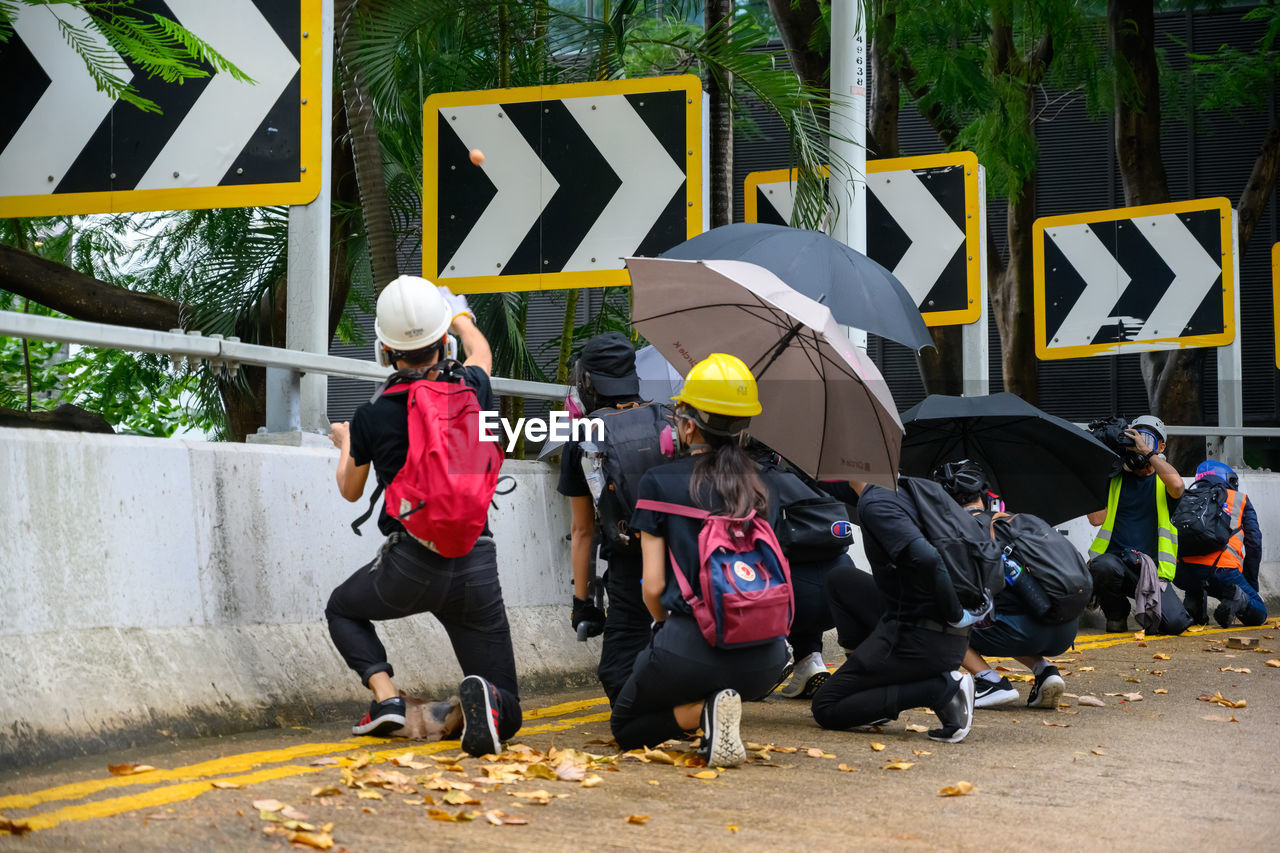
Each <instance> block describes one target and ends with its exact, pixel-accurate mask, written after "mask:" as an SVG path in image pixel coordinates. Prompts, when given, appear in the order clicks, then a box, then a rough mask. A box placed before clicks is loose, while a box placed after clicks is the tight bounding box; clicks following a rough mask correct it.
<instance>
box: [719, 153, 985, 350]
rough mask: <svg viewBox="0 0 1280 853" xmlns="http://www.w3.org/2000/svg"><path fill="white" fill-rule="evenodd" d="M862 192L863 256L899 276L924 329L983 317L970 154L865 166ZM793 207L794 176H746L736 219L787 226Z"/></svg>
mask: <svg viewBox="0 0 1280 853" xmlns="http://www.w3.org/2000/svg"><path fill="white" fill-rule="evenodd" d="M867 190H868V192H867V256H868V257H870V258H871V259H872V260H874V261H877V262H878V263H880V264H881V265H882V266H884V267H885V268H886V269H888V270H889V271H890V272H892V273H893V274H894V275H895V276H897V277H898V280H899V281H901V282H902V284H903V285H904V286H905V287H906V288H907V291H908V292H909V293H910V294H911V295H912V297H913V298H914V299H915V300H916V304H917V305H918V306H919V308H920V313H921V315H922V316H923V317H924V321H925V323H926V324H927V325H930V326H949V325H959V324H964V323H973V322H976V321H977V320H978V315H979V314H980V313H981V310H982V306H981V305H980V304H979V303H978V300H979V298H980V296H979V294H980V292H981V281H982V253H981V246H982V232H981V229H980V227H979V216H978V211H979V208H980V207H981V205H982V200H981V199H980V198H979V191H978V158H977V155H975V154H974V153H973V152H971V151H958V152H955V153H952V154H930V155H926V156H923V157H894V158H891V159H887V160H868V161H867ZM794 200H795V174H794V172H792V171H790V170H787V169H776V170H772V171H767V172H752V173H750V174H749V175H747V179H746V183H745V187H744V193H743V208H744V214H745V215H744V217H743V218H744V219H746V221H747V222H769V223H773V224H776V225H786V224H788V223H789V222H790V220H791V210H792V208H793V207H794Z"/></svg>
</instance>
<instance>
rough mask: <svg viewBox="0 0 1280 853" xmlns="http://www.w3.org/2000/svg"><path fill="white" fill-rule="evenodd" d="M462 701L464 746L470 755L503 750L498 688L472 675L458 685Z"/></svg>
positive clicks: (493, 753) (459, 696)
mask: <svg viewBox="0 0 1280 853" xmlns="http://www.w3.org/2000/svg"><path fill="white" fill-rule="evenodd" d="M458 699H459V700H461V702H462V749H463V751H464V752H466V753H467V754H468V755H474V756H476V757H479V756H481V755H497V754H498V753H500V752H502V741H500V740H499V739H498V691H497V689H496V688H495V687H494V686H493V685H492V684H490V683H489V682H487V681H485V680H484V679H483V678H481V677H480V676H478V675H468V676H467V677H466V678H464V679H462V683H461V684H459V685H458Z"/></svg>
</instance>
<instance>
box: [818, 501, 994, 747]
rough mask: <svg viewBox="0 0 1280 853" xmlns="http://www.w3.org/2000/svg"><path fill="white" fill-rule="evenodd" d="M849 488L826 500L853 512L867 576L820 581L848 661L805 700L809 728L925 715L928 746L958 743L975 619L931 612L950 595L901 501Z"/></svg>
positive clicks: (966, 718)
mask: <svg viewBox="0 0 1280 853" xmlns="http://www.w3.org/2000/svg"><path fill="white" fill-rule="evenodd" d="M827 485H829V484H824V488H825V487H826V486H827ZM849 485H850V486H851V488H852V491H851V492H850V493H848V494H847V496H846V495H843V494H839V492H833V493H836V494H837V495H838V496H841V497H845V500H846V501H847V502H849V503H851V504H853V503H856V507H857V515H858V524H859V525H860V526H861V527H862V532H863V546H864V548H865V550H866V553H867V559H868V560H869V561H870V562H871V574H870V575H868V574H867V573H865V572H862V571H860V570H858V569H856V568H852V567H845V568H842V569H837V570H835V571H832V572H831V574H830V575H829V576H828V579H827V584H828V590H829V591H830V601H831V608H832V610H833V611H834V615H835V621H836V627H837V630H838V631H839V632H840V643H841V645H844V646H846V648H852V652H850V654H849V656H848V657H847V658H846V660H845V662H844V664H843V665H842V666H841V667H840V668H839V669H838V670H836V672H835V673H834V674H833V675H832V676H831V678H829V679H828V680H827V682H826V683H825V684H824V685H823V686H822V688H821V689H820V690H819V691H818V693H817V695H815V696H814V697H813V706H812V708H813V718H814V719H815V720H816V721H817V723H818V725H820V726H822V727H823V728H827V729H850V728H855V727H857V726H867V725H880V724H883V723H886V722H888V721H889V720H893V719H897V717H898V714H899V713H900V712H901V711H903V710H905V709H907V708H930V709H932V710H933V711H934V712H935V713H936V714H937V715H938V722H939V723H940V726H939V728H936V729H932V730H930V731H929V737H930V739H932V740H936V741H944V742H947V743H958V742H959V741H961V740H963V739H964V738H965V736H966V735H968V734H969V729H970V726H971V725H972V721H973V698H974V695H973V690H974V684H973V676H971V675H970V674H969V673H967V672H966V673H960V672H957V671H956V670H957V669H958V668H959V666H960V664H961V662H962V661H963V660H964V656H965V652H966V651H967V650H968V648H969V628H968V625H969V624H972V622H973V621H974V620H975V618H976V616H977V615H978V614H969V613H966V612H965V611H963V610H960V609H959V606H958V605H955V606H954V608H952V609H954V610H956V611H957V612H944V608H943V607H942V606H940V605H939V603H938V602H939V601H947V600H950V601H952V602H953V604H954V600H955V594H954V592H953V591H951V580H950V576H949V574H948V573H947V569H946V567H945V566H944V565H943V563H942V558H941V557H940V556H939V554H938V552H937V550H936V549H935V548H934V547H933V545H931V544H930V543H929V540H928V539H926V538H925V534H924V531H923V530H922V529H921V520H920V516H919V512H918V511H917V509H916V506H915V503H914V501H912V499H911V497H910V496H909V495H908V494H907V493H906V492H905V491H904V490H902V489H899V490H897V491H891V490H889V489H885V488H881V487H879V486H873V485H869V484H866V483H860V482H852V483H850V484H849ZM947 592H950V594H949V595H947V594H946V593H947ZM877 611H878V612H879V618H878V620H877V618H876V613H877Z"/></svg>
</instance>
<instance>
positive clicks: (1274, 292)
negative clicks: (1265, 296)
mask: <svg viewBox="0 0 1280 853" xmlns="http://www.w3.org/2000/svg"><path fill="white" fill-rule="evenodd" d="M1271 325H1272V326H1273V327H1274V328H1275V361H1276V367H1277V368H1280V243H1276V244H1275V245H1274V246H1272V247H1271Z"/></svg>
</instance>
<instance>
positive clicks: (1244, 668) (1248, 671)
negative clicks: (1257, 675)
mask: <svg viewBox="0 0 1280 853" xmlns="http://www.w3.org/2000/svg"><path fill="white" fill-rule="evenodd" d="M1218 672H1242V673H1244V674H1245V675H1251V674H1253V670H1251V669H1249V667H1247V666H1220V667H1218Z"/></svg>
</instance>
